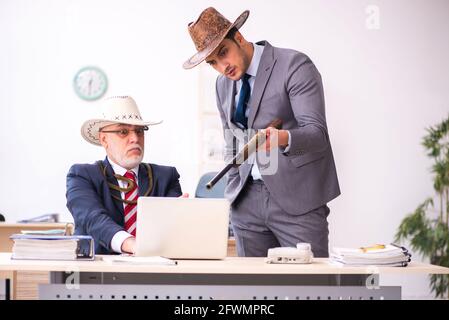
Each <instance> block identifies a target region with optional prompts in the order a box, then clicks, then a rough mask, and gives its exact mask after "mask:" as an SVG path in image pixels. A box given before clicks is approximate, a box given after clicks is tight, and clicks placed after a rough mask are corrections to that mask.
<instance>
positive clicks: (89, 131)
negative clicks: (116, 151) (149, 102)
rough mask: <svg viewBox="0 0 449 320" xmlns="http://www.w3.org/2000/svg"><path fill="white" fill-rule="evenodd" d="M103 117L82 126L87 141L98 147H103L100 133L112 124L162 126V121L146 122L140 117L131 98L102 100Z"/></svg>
mask: <svg viewBox="0 0 449 320" xmlns="http://www.w3.org/2000/svg"><path fill="white" fill-rule="evenodd" d="M101 113H102V116H101V117H98V118H97V119H90V120H87V121H85V122H84V123H83V125H82V126H81V135H82V136H83V138H84V139H85V140H86V141H87V142H90V143H92V144H93V145H96V146H101V143H100V138H99V132H100V129H101V128H104V127H106V126H108V125H111V124H116V123H120V124H129V125H135V126H151V125H156V124H160V123H161V122H162V120H161V121H144V120H143V119H142V116H141V115H140V112H139V108H138V107H137V104H136V102H135V101H134V99H133V98H131V97H130V96H113V97H108V98H105V99H103V100H102V102H101Z"/></svg>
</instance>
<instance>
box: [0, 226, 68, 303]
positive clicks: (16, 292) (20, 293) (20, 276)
mask: <svg viewBox="0 0 449 320" xmlns="http://www.w3.org/2000/svg"><path fill="white" fill-rule="evenodd" d="M65 225H66V224H65V223H6V222H0V251H2V252H11V250H12V246H13V241H12V240H11V239H9V237H10V236H11V235H12V234H15V233H21V231H22V230H49V229H64V227H65ZM10 278H11V279H12V281H11V289H12V297H13V298H14V299H37V297H38V289H37V288H38V285H39V284H41V283H48V282H49V273H48V272H46V271H37V272H36V271H18V272H15V273H14V276H13V277H10Z"/></svg>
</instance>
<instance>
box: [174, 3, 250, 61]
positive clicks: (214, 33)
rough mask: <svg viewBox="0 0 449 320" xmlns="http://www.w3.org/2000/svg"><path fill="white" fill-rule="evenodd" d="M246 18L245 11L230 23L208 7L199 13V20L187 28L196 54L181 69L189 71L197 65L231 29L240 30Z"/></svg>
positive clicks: (247, 11) (247, 12)
mask: <svg viewBox="0 0 449 320" xmlns="http://www.w3.org/2000/svg"><path fill="white" fill-rule="evenodd" d="M248 16H249V10H245V11H243V13H242V14H241V15H240V16H239V17H238V18H237V19H236V20H235V22H234V23H231V22H230V21H229V20H228V19H226V18H225V17H224V16H223V15H222V14H221V13H220V12H218V11H217V10H216V9H215V8H212V7H210V8H207V9H205V10H204V11H203V12H201V14H200V16H199V18H198V19H197V20H196V21H195V22H190V23H189V25H188V26H187V29H188V31H189V33H190V37H191V38H192V40H193V43H194V44H195V47H196V50H197V51H198V52H197V53H196V54H195V55H193V56H192V57H191V58H190V59H189V60H187V61H186V62H184V64H183V65H182V67H183V68H184V69H191V68H193V67H195V66H197V65H199V64H200V63H201V62H202V61H204V59H206V58H207V56H208V55H210V54H211V53H212V52H213V51H214V50H215V49H216V48H217V47H218V45H219V44H220V43H221V42H222V41H223V39H224V38H225V37H226V35H227V34H228V32H229V31H230V30H231V29H232V28H234V27H235V28H237V29H240V27H241V26H243V24H244V23H245V21H246V19H248Z"/></svg>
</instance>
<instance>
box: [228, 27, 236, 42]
mask: <svg viewBox="0 0 449 320" xmlns="http://www.w3.org/2000/svg"><path fill="white" fill-rule="evenodd" d="M237 31H239V30H238V29H237V28H236V27H232V28H231V30H229V31H228V33H227V34H226V37H225V39H229V40H232V41H234V42H236V41H235V39H234V36H235V34H236V33H237Z"/></svg>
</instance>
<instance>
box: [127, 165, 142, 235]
mask: <svg viewBox="0 0 449 320" xmlns="http://www.w3.org/2000/svg"><path fill="white" fill-rule="evenodd" d="M125 178H128V179H131V180H132V181H134V188H132V189H131V190H129V191H128V192H126V193H125V199H126V200H128V201H134V200H137V198H138V197H139V188H138V187H137V183H136V177H135V175H134V172H132V171H127V172H126V173H125ZM136 219H137V204H130V203H125V230H126V232H128V233H130V234H132V235H133V236H136Z"/></svg>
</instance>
